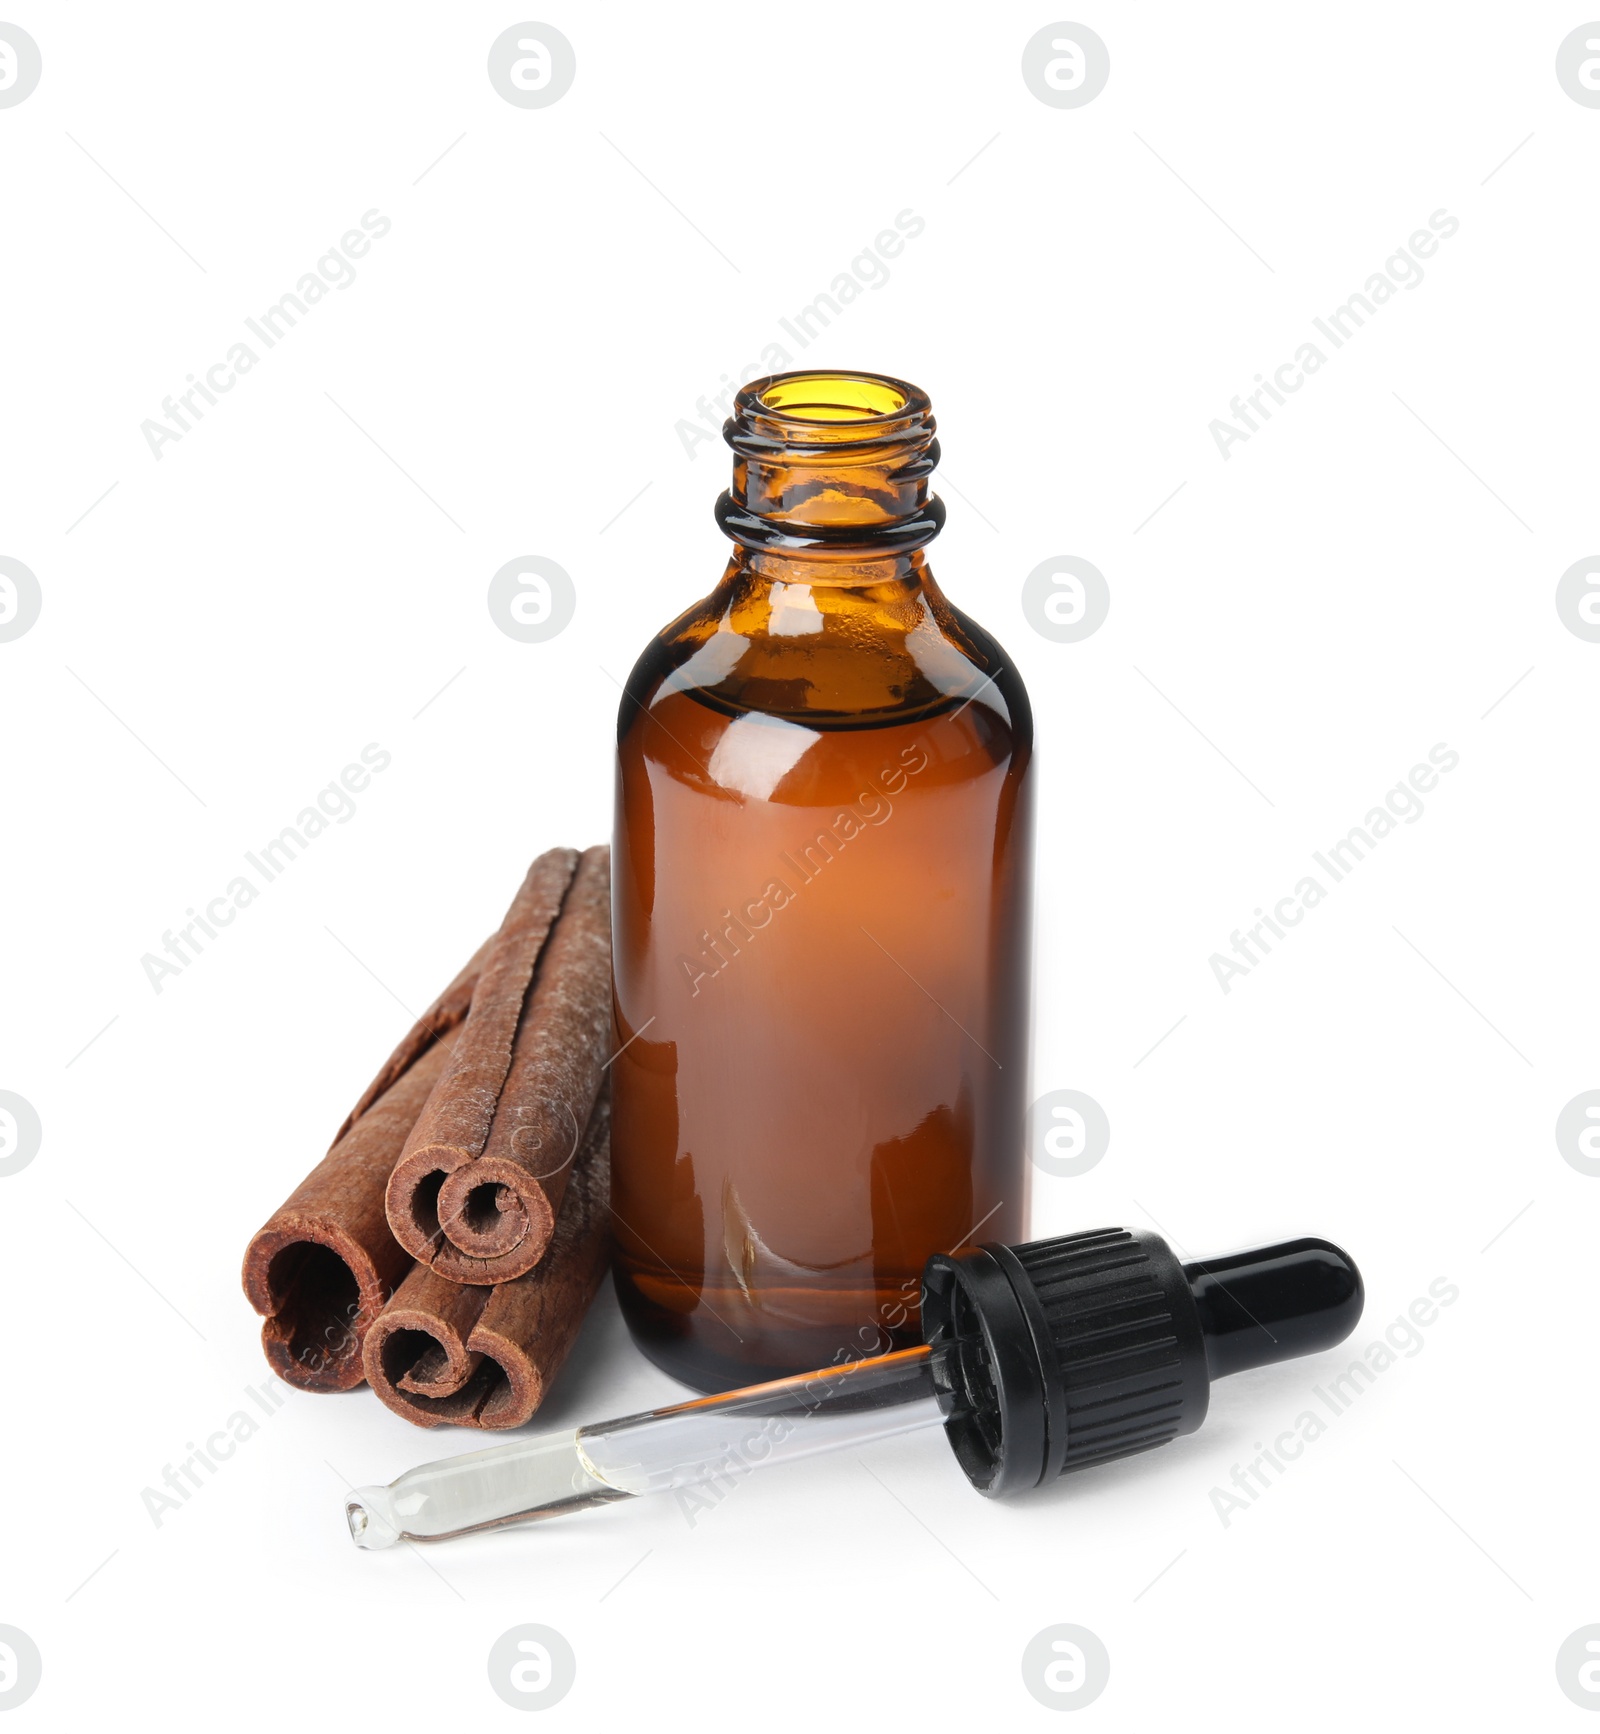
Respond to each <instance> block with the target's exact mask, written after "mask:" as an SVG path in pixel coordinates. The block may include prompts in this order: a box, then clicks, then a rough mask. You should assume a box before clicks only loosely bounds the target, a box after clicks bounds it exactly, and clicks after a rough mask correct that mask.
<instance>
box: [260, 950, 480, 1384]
mask: <svg viewBox="0 0 1600 1734" xmlns="http://www.w3.org/2000/svg"><path fill="white" fill-rule="evenodd" d="M495 938H496V935H494V934H491V935H490V936H489V938H488V939H486V940H485V941H484V942H483V944H482V945H481V946H479V947H478V950H477V952H476V953H475V954H474V955H473V957H472V958H471V960H470V961H469V962H468V963H467V964H466V966H465V967H464V968H463V969H462V970H461V971H460V972H459V973H458V974H457V976H456V977H455V979H454V980H453V981H452V982H451V983H450V985H449V986H448V987H447V988H446V989H445V990H444V992H443V993H441V994H440V995H439V997H438V998H437V999H436V1000H435V1001H434V1002H433V1004H432V1005H431V1006H429V1008H428V1009H427V1011H425V1012H424V1013H423V1014H422V1016H421V1017H420V1018H418V1019H417V1021H416V1022H415V1023H414V1024H413V1025H412V1026H411V1028H410V1029H409V1030H408V1031H407V1032H406V1034H405V1036H404V1037H403V1038H402V1040H401V1042H400V1044H399V1046H398V1047H396V1049H395V1050H394V1052H393V1053H392V1054H391V1055H390V1056H389V1058H388V1059H387V1060H386V1061H385V1062H384V1063H383V1065H382V1066H381V1067H380V1068H379V1070H378V1074H377V1076H376V1077H375V1078H374V1079H373V1080H372V1082H371V1083H370V1084H369V1085H368V1086H367V1088H366V1090H365V1091H364V1092H363V1093H362V1096H361V1099H360V1100H359V1101H358V1102H357V1103H356V1105H355V1107H354V1108H353V1109H352V1110H351V1112H350V1115H349V1116H348V1118H347V1119H346V1120H345V1122H344V1124H343V1125H342V1126H341V1127H340V1128H339V1130H338V1132H337V1133H336V1134H335V1136H334V1140H333V1143H332V1145H331V1146H330V1147H329V1149H328V1153H327V1155H326V1156H324V1157H323V1159H322V1161H321V1162H319V1163H318V1164H317V1166H316V1167H315V1168H314V1169H312V1171H311V1173H310V1174H308V1175H307V1176H306V1178H305V1179H304V1180H303V1181H301V1183H300V1185H299V1186H297V1187H296V1188H295V1190H294V1191H293V1192H292V1193H291V1194H290V1195H289V1197H288V1198H287V1199H286V1200H285V1201H284V1203H283V1204H282V1205H281V1206H280V1207H279V1208H278V1209H277V1210H275V1211H274V1212H273V1213H272V1215H271V1216H270V1217H268V1219H267V1221H266V1222H265V1223H264V1224H263V1226H262V1227H261V1228H260V1229H259V1230H258V1231H257V1232H256V1234H255V1235H254V1236H253V1237H252V1238H251V1241H250V1244H249V1246H248V1248H246V1251H245V1257H244V1272H243V1278H244V1291H245V1294H246V1296H247V1297H248V1298H249V1301H250V1304H251V1306H253V1307H254V1308H255V1309H256V1311H257V1312H258V1313H261V1314H262V1315H263V1317H264V1319H265V1322H264V1323H263V1325H262V1327H261V1347H262V1349H263V1350H264V1351H265V1353H266V1357H267V1360H268V1361H269V1363H270V1364H271V1365H272V1367H273V1370H274V1371H275V1372H276V1373H277V1374H278V1375H279V1377H280V1378H282V1379H284V1380H285V1381H286V1382H287V1383H289V1384H291V1385H296V1386H298V1387H299V1388H300V1389H301V1390H305V1391H348V1390H349V1389H350V1388H351V1387H352V1386H355V1385H359V1384H360V1383H361V1381H362V1378H363V1377H364V1375H363V1373H362V1370H361V1343H362V1339H363V1338H364V1337H365V1336H366V1333H367V1330H368V1328H369V1327H370V1325H371V1324H372V1321H373V1320H374V1319H375V1318H376V1317H377V1316H378V1314H379V1312H380V1311H381V1310H382V1308H383V1305H384V1303H385V1302H386V1301H387V1300H388V1298H389V1296H390V1294H391V1293H392V1292H393V1290H394V1288H395V1286H396V1285H397V1284H398V1283H399V1282H400V1280H401V1278H402V1277H403V1276H404V1275H405V1273H406V1271H407V1269H408V1268H409V1267H410V1264H411V1260H410V1257H409V1256H408V1255H407V1253H406V1251H405V1249H404V1248H403V1247H401V1246H397V1245H396V1244H395V1240H394V1236H393V1235H392V1234H391V1233H390V1232H389V1224H388V1219H387V1218H386V1217H385V1215H384V1210H383V1189H384V1187H385V1186H386V1185H387V1184H388V1179H389V1175H390V1173H391V1172H392V1171H393V1168H394V1164H395V1162H396V1161H397V1160H398V1159H399V1154H400V1151H401V1150H402V1149H403V1148H404V1146H405V1140H406V1135H407V1134H408V1133H409V1132H410V1130H411V1128H412V1127H413V1126H414V1125H415V1124H416V1120H417V1116H418V1115H419V1114H420V1113H421V1112H422V1110H423V1107H424V1106H425V1105H426V1103H427V1100H428V1097H429V1095H430V1094H431V1093H432V1091H433V1087H434V1085H435V1084H436V1083H437V1082H438V1081H439V1079H440V1077H441V1076H442V1075H443V1073H444V1070H445V1066H446V1064H447V1062H448V1061H449V1059H450V1055H451V1052H452V1050H453V1047H454V1042H453V1041H452V1040H451V1039H450V1038H451V1037H452V1034H453V1032H454V1031H455V1030H456V1029H457V1028H458V1027H459V1026H460V1025H461V1024H462V1023H463V1022H464V1021H465V1019H466V1016H467V1012H468V1008H469V1007H470V1005H471V1003H472V995H473V990H474V988H475V987H476V986H477V983H478V978H479V976H480V974H481V973H482V970H483V966H484V963H485V961H486V960H487V958H488V956H489V954H490V952H491V950H492V949H493V946H494V942H495Z"/></svg>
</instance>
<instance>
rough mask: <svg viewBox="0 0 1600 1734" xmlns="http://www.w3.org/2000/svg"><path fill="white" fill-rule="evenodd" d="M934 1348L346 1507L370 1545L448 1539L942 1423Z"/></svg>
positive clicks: (453, 1472) (519, 1453) (609, 1427)
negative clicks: (935, 1377) (935, 1379)
mask: <svg viewBox="0 0 1600 1734" xmlns="http://www.w3.org/2000/svg"><path fill="white" fill-rule="evenodd" d="M933 1361H934V1351H933V1350H932V1349H929V1348H926V1347H924V1348H918V1349H903V1350H901V1351H900V1352H899V1353H897V1354H892V1355H879V1356H876V1357H874V1358H873V1359H872V1360H865V1361H846V1362H844V1363H842V1364H841V1365H839V1366H836V1367H828V1368H824V1369H822V1370H820V1371H818V1372H814V1373H799V1374H796V1375H795V1376H794V1377H793V1378H789V1379H774V1380H773V1381H771V1382H770V1383H768V1384H765V1385H747V1386H745V1387H744V1388H743V1389H742V1390H738V1391H728V1392H726V1393H724V1394H723V1395H722V1396H719V1397H702V1398H700V1399H699V1400H697V1401H695V1402H689V1403H675V1404H673V1405H672V1406H671V1407H670V1408H665V1409H651V1410H648V1411H646V1412H645V1413H644V1414H640V1415H625V1416H622V1417H621V1418H620V1419H618V1420H615V1421H601V1422H598V1423H596V1424H595V1425H593V1426H590V1427H579V1428H576V1429H575V1430H574V1431H572V1432H570V1433H546V1434H542V1435H540V1436H539V1437H537V1438H533V1439H518V1440H513V1441H512V1442H511V1443H510V1444H507V1445H497V1446H494V1447H492V1448H491V1449H489V1450H487V1451H472V1452H468V1453H467V1454H466V1455H465V1456H461V1457H446V1458H443V1459H442V1460H441V1461H439V1462H437V1463H424V1464H422V1465H421V1467H419V1468H417V1469H411V1470H408V1471H407V1472H406V1473H405V1474H404V1475H402V1476H401V1477H400V1478H399V1479H398V1480H397V1481H393V1482H391V1483H390V1484H389V1485H388V1486H387V1487H362V1488H358V1489H356V1491H355V1492H353V1493H352V1494H351V1495H350V1496H349V1498H348V1499H347V1500H346V1502H345V1515H346V1517H347V1519H348V1520H349V1524H350V1534H351V1536H352V1538H353V1539H354V1541H355V1543H356V1545H357V1546H358V1547H366V1548H381V1547H392V1546H393V1545H394V1544H395V1543H396V1542H397V1541H444V1540H446V1539H447V1538H449V1537H451V1536H457V1535H467V1534H470V1533H472V1532H473V1531H476V1530H485V1529H501V1528H505V1527H507V1526H509V1525H512V1524H519V1523H533V1522H537V1521H538V1520H539V1519H541V1518H546V1517H557V1516H560V1515H562V1514H564V1513H566V1512H571V1511H586V1510H588V1509H590V1508H591V1507H592V1506H597V1505H609V1504H611V1503H613V1502H614V1501H616V1500H620V1499H633V1498H637V1497H639V1496H640V1495H642V1494H646V1493H664V1492H667V1491H669V1490H670V1489H672V1488H676V1487H696V1486H699V1485H701V1484H702V1483H705V1482H710V1481H721V1480H730V1479H733V1478H735V1477H737V1476H739V1475H742V1474H744V1473H745V1472H747V1471H748V1470H751V1469H754V1468H758V1467H760V1466H761V1465H764V1464H767V1463H780V1462H788V1461H791V1460H793V1459H795V1458H800V1457H811V1456H815V1455H816V1454H817V1453H819V1452H823V1451H835V1450H840V1449H842V1448H844V1447H847V1446H856V1445H866V1444H869V1443H871V1442H872V1441H873V1440H875V1439H887V1438H891V1437H892V1436H894V1435H895V1434H897V1433H909V1432H912V1431H914V1430H916V1429H917V1428H921V1427H932V1426H936V1425H938V1424H939V1423H940V1422H941V1421H942V1420H943V1419H944V1414H943V1412H942V1410H941V1409H940V1406H939V1398H938V1394H937V1390H936V1386H935V1381H934V1367H933Z"/></svg>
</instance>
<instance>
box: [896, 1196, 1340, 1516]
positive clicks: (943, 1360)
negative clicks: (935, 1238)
mask: <svg viewBox="0 0 1600 1734" xmlns="http://www.w3.org/2000/svg"><path fill="white" fill-rule="evenodd" d="M1362 1299H1363V1292H1362V1286H1361V1273H1360V1272H1359V1271H1358V1270H1357V1269H1356V1267H1355V1265H1354V1263H1353V1262H1352V1261H1351V1260H1350V1258H1349V1257H1348V1255H1347V1254H1345V1253H1344V1252H1342V1251H1341V1250H1340V1249H1339V1248H1338V1247H1337V1246H1334V1245H1333V1244H1332V1242H1330V1241H1326V1240H1311V1239H1305V1240H1287V1241H1283V1242H1281V1243H1279V1244H1278V1245H1276V1246H1266V1247H1258V1248H1255V1249H1254V1250H1252V1251H1249V1252H1239V1253H1232V1254H1230V1255H1228V1256H1226V1257H1223V1258H1212V1259H1202V1260H1199V1261H1197V1262H1195V1263H1191V1264H1181V1263H1180V1262H1179V1261H1178V1259H1177V1258H1176V1257H1175V1256H1174V1255H1173V1253H1172V1250H1171V1249H1170V1248H1169V1247H1168V1245H1167V1243H1166V1241H1164V1240H1163V1239H1162V1238H1161V1236H1160V1235H1159V1234H1150V1233H1148V1232H1146V1231H1145V1230H1142V1229H1130V1228H1103V1229H1096V1230H1093V1231H1091V1232H1090V1233H1087V1234H1063V1235H1058V1236H1057V1237H1055V1238H1054V1239H1051V1240H1034V1241H1029V1242H1028V1243H1027V1244H1025V1245H1022V1246H1000V1245H987V1246H980V1247H975V1248H973V1249H971V1250H970V1251H967V1252H961V1253H951V1254H943V1253H941V1254H938V1255H936V1256H935V1257H933V1258H930V1259H929V1260H928V1264H927V1267H926V1269H925V1270H924V1271H923V1273H922V1326H923V1333H924V1336H925V1338H926V1340H927V1342H928V1343H929V1344H930V1346H931V1347H932V1348H933V1349H934V1351H935V1354H934V1370H935V1378H936V1380H937V1383H938V1386H939V1390H940V1398H941V1403H942V1405H943V1407H944V1411H945V1432H946V1434H947V1435H948V1437H949V1440H950V1443H951V1446H952V1448H953V1449H954V1451H955V1454H956V1457H957V1459H958V1460H959V1462H960V1464H961V1467H962V1469H963V1470H964V1471H965V1472H966V1475H967V1478H968V1480H970V1481H971V1482H972V1484H973V1486H974V1487H976V1488H977V1489H978V1490H979V1491H980V1492H982V1493H989V1494H1004V1493H1015V1492H1020V1491H1022V1490H1023V1489H1024V1488H1029V1487H1038V1486H1042V1485H1043V1484H1044V1483H1046V1482H1049V1481H1054V1480H1055V1478H1056V1477H1057V1476H1058V1475H1060V1474H1063V1473H1064V1472H1065V1471H1067V1470H1069V1469H1087V1468H1089V1467H1090V1466H1091V1465H1093V1464H1096V1463H1109V1462H1111V1461H1112V1460H1113V1459H1115V1458H1118V1457H1128V1456H1131V1455H1132V1454H1133V1453H1134V1452H1136V1451H1148V1450H1151V1449H1152V1448H1153V1447H1155V1446H1157V1445H1165V1444H1166V1443H1167V1442H1168V1441H1169V1440H1171V1439H1175V1438H1177V1436H1178V1435H1179V1434H1180V1433H1192V1432H1193V1431H1194V1430H1195V1428H1196V1427H1198V1426H1199V1425H1200V1423H1201V1422H1202V1421H1203V1420H1204V1419H1205V1415H1206V1404H1207V1401H1208V1399H1209V1396H1210V1390H1211V1381H1212V1380H1213V1379H1220V1378H1222V1377H1223V1376H1224V1375H1225V1374H1228V1373H1237V1372H1241V1371H1243V1370H1244V1369H1245V1368H1247V1367H1262V1366H1267V1365H1269V1364H1270V1363H1272V1362H1274V1361H1287V1360H1292V1359H1293V1358H1294V1357H1295V1356H1297V1355H1309V1354H1314V1353H1315V1352H1316V1351H1318V1350H1319V1349H1328V1348H1332V1347H1333V1345H1334V1344H1335V1343H1339V1342H1343V1340H1344V1339H1345V1338H1346V1337H1347V1336H1349V1334H1350V1333H1351V1331H1353V1330H1354V1329H1355V1327H1356V1321H1357V1320H1358V1319H1359V1318H1360V1317H1361V1304H1362Z"/></svg>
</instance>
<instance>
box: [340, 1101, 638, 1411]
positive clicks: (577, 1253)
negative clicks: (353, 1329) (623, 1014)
mask: <svg viewBox="0 0 1600 1734" xmlns="http://www.w3.org/2000/svg"><path fill="white" fill-rule="evenodd" d="M610 1154H611V1108H610V1101H609V1099H608V1098H606V1097H602V1099H601V1100H600V1101H599V1102H598V1103H597V1104H596V1106H595V1111H594V1113H593V1115H592V1116H591V1117H590V1121H589V1127H588V1130H587V1132H586V1133H585V1135H584V1140H583V1147H582V1149H581V1150H580V1152H579V1154H578V1158H577V1160H576V1162H575V1163H573V1164H572V1173H571V1178H570V1181H569V1184H568V1186H567V1190H566V1196H565V1198H564V1199H563V1200H562V1205H561V1210H560V1212H559V1214H558V1216H557V1219H556V1225H555V1232H554V1234H553V1235H552V1236H551V1237H550V1241H549V1245H548V1247H547V1249H546V1252H545V1256H544V1258H543V1259H542V1260H541V1262H540V1263H539V1264H538V1265H537V1266H536V1267H535V1268H534V1269H533V1270H531V1271H529V1272H528V1273H527V1274H526V1275H524V1276H520V1277H517V1278H515V1279H513V1280H512V1281H509V1282H504V1283H500V1284H499V1285H498V1286H496V1287H494V1288H485V1287H481V1286H480V1287H462V1286H460V1285H458V1284H456V1283H453V1282H450V1281H447V1280H446V1279H445V1278H443V1277H442V1276H440V1275H439V1273H438V1271H437V1270H430V1269H428V1268H426V1267H425V1266H422V1265H417V1266H415V1267H414V1268H413V1270H412V1272H411V1274H410V1276H408V1277H407V1278H406V1280H405V1281H404V1282H403V1283H402V1284H401V1285H400V1287H399V1289H398V1290H397V1291H396V1293H395V1296H394V1299H393V1300H391V1301H390V1302H389V1304H388V1306H387V1307H386V1308H385V1309H384V1311H383V1313H382V1315H381V1316H380V1317H379V1318H378V1320H377V1321H376V1323H375V1324H374V1325H373V1326H372V1328H371V1330H370V1331H369V1332H368V1334H367V1339H366V1344H365V1347H364V1350H363V1363H364V1365H365V1368H366V1375H367V1379H368V1382H369V1383H370V1384H371V1386H372V1388H373V1390H374V1391H376V1392H377V1393H378V1395H379V1396H380V1397H381V1398H382V1399H383V1401H384V1402H385V1403H386V1404H387V1405H388V1406H389V1408H391V1409H393V1410H394V1412H395V1413H396V1414H397V1415H403V1416H404V1417H405V1418H406V1420H408V1421H411V1422H414V1423H415V1424H416V1425H417V1426H419V1427H438V1426H442V1425H446V1424H450V1425H454V1426H457V1427H480V1428H486V1429H491V1430H492V1429H497V1428H505V1427H520V1426H521V1425H522V1424H523V1423H524V1422H525V1421H526V1420H527V1419H528V1418H529V1417H530V1416H531V1415H532V1414H533V1413H534V1411H535V1410H536V1409H537V1408H538V1407H539V1405H540V1404H541V1403H542V1402H543V1401H544V1398H545V1393H546V1392H547V1391H548V1390H549V1388H550V1381H551V1380H552V1379H553V1378H554V1377H555V1375H556V1372H557V1370H558V1369H559V1368H560V1366H561V1363H562V1362H563V1361H564V1360H565V1359H566V1358H567V1353H568V1351H569V1350H570V1349H571V1347H572V1345H573V1342H574V1341H575V1340H576V1338H577V1335H578V1330H579V1327H580V1326H581V1325H582V1323H583V1318H584V1315H585V1313H586V1312H587V1311H588V1309H589V1303H590V1302H591V1301H592V1300H593V1299H594V1294H595V1290H596V1289H597V1288H598V1287H599V1286H600V1279H601V1277H602V1276H603V1275H604V1274H605V1267H606V1260H607V1257H608V1255H609V1251H610V1229H609V1215H610V1212H609V1205H610V1194H611V1161H610Z"/></svg>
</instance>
